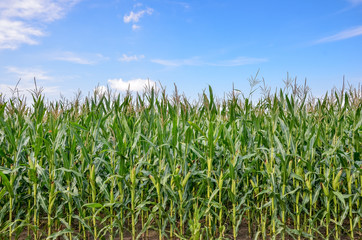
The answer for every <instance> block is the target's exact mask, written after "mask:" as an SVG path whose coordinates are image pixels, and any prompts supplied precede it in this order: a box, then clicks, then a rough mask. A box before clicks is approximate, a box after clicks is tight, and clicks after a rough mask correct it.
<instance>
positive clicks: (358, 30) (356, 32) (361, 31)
mask: <svg viewBox="0 0 362 240" xmlns="http://www.w3.org/2000/svg"><path fill="white" fill-rule="evenodd" d="M360 35H362V26H358V27H354V28H350V29H347V30H344V31H342V32H339V33H337V34H335V35H332V36H329V37H325V38H322V39H319V40H317V41H315V44H318V43H325V42H335V41H340V40H344V39H348V38H353V37H357V36H360Z"/></svg>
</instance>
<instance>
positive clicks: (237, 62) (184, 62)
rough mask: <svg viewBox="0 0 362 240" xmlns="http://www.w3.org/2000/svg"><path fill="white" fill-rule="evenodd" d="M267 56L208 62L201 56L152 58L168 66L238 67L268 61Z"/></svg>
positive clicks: (155, 61)
mask: <svg viewBox="0 0 362 240" xmlns="http://www.w3.org/2000/svg"><path fill="white" fill-rule="evenodd" d="M267 61H268V59H266V58H250V57H237V58H234V59H230V60H224V61H215V62H207V61H203V60H201V59H200V58H199V57H193V58H188V59H174V60H167V59H152V60H151V62H153V63H157V64H160V65H163V66H167V67H181V66H216V67H236V66H242V65H247V64H257V63H262V62H267Z"/></svg>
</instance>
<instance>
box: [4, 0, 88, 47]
mask: <svg viewBox="0 0 362 240" xmlns="http://www.w3.org/2000/svg"><path fill="white" fill-rule="evenodd" d="M80 1H81V0H36V1H34V0H2V1H1V2H0V49H17V48H18V47H20V46H21V45H22V44H31V45H34V44H37V43H38V41H37V40H36V39H37V37H41V36H44V35H45V33H44V30H43V28H42V27H40V26H45V25H46V24H48V23H50V22H53V21H55V20H58V19H60V18H62V17H64V15H65V14H66V13H67V12H68V11H69V10H70V9H71V8H72V7H73V6H74V5H75V4H77V3H78V2H80Z"/></svg>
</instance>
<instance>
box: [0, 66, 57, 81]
mask: <svg viewBox="0 0 362 240" xmlns="http://www.w3.org/2000/svg"><path fill="white" fill-rule="evenodd" d="M5 68H6V70H7V72H8V73H10V74H13V75H15V76H16V77H17V79H20V78H21V79H24V81H26V82H29V81H30V82H32V81H33V79H34V78H36V79H37V80H51V79H52V78H51V77H50V76H49V75H48V74H47V72H45V71H44V70H41V69H36V68H34V69H30V68H18V67H13V66H8V67H5Z"/></svg>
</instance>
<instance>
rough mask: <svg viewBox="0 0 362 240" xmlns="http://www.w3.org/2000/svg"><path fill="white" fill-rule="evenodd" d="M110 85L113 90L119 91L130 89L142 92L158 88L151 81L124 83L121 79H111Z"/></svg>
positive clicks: (136, 80) (139, 79)
mask: <svg viewBox="0 0 362 240" xmlns="http://www.w3.org/2000/svg"><path fill="white" fill-rule="evenodd" d="M108 84H109V86H110V87H111V88H112V89H115V90H118V91H127V90H128V89H129V90H130V91H142V90H144V89H145V88H146V87H148V86H151V87H157V84H156V82H154V81H152V80H149V79H141V78H137V79H133V80H129V81H123V79H122V78H119V79H109V80H108Z"/></svg>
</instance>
